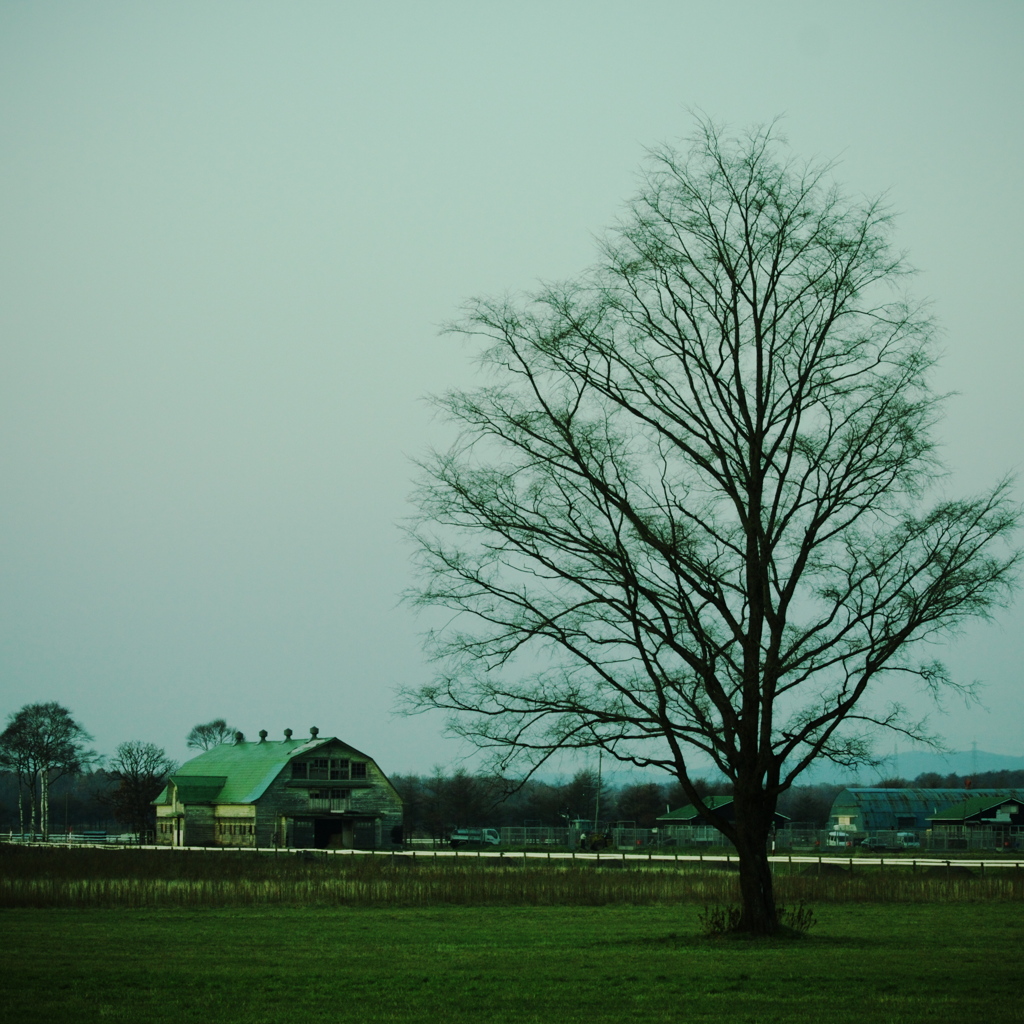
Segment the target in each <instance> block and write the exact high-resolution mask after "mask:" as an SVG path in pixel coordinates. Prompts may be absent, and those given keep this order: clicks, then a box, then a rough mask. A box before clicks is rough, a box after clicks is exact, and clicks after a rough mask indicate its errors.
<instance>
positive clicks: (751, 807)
mask: <svg viewBox="0 0 1024 1024" xmlns="http://www.w3.org/2000/svg"><path fill="white" fill-rule="evenodd" d="M735 801H736V802H735V808H736V840H735V845H736V852H737V853H738V854H739V858H740V899H741V904H742V905H741V908H740V909H741V913H740V922H739V926H738V928H737V931H740V932H745V933H747V934H749V935H775V934H776V933H777V932H778V930H779V915H778V910H777V908H776V906H775V889H774V885H773V880H772V872H771V864H770V863H769V861H768V840H769V837H770V836H771V830H772V824H773V821H774V816H775V807H774V802H773V801H768V800H766V799H765V795H764V793H763V792H761V791H760V787H757V789H756V791H755V792H752V793H749V794H747V795H746V798H744V796H743V795H741V794H740V793H738V792H737V794H736V796H735Z"/></svg>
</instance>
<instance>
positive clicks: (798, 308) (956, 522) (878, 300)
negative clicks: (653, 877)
mask: <svg viewBox="0 0 1024 1024" xmlns="http://www.w3.org/2000/svg"><path fill="white" fill-rule="evenodd" d="M890 235H891V216H890V214H889V212H888V211H887V209H886V207H885V205H884V203H882V202H880V201H877V200H876V201H870V200H869V201H863V202H861V201H857V200H855V199H851V198H848V197H847V196H845V195H844V194H843V193H842V192H841V191H840V190H839V189H838V188H837V187H836V186H835V185H833V184H832V182H831V168H830V167H828V166H823V165H813V164H802V163H799V162H797V161H795V160H793V159H791V158H789V157H788V156H787V155H786V153H785V151H784V149H783V148H782V145H781V143H780V142H779V141H778V140H777V139H776V138H775V137H774V136H773V132H772V129H771V128H757V129H754V130H752V131H750V132H748V133H746V134H744V135H742V136H741V137H739V138H732V137H729V136H727V135H726V134H725V132H724V131H723V130H721V129H719V128H718V127H717V126H715V125H714V124H712V123H711V122H704V123H702V124H701V126H700V128H699V130H698V133H697V136H696V137H695V139H694V140H693V141H692V146H691V148H690V149H689V151H688V152H686V153H682V154H681V153H679V152H677V151H676V150H674V149H672V148H669V147H665V148H661V149H658V150H655V151H654V152H652V153H651V156H650V163H649V166H648V168H647V172H646V174H645V176H644V178H643V184H642V187H641V189H640V191H639V194H638V196H637V197H636V199H635V200H634V201H633V203H632V204H631V206H630V208H629V212H628V215H627V216H626V217H625V219H624V221H623V222H622V224H621V225H620V226H619V227H618V229H616V230H615V231H614V232H613V233H611V234H610V236H609V237H608V239H607V240H606V241H605V243H604V244H603V247H602V250H601V258H600V262H599V264H598V265H597V266H596V267H595V268H594V269H593V270H591V271H589V272H587V273H585V274H583V275H582V276H581V277H580V278H579V279H577V280H575V281H572V282H570V283H568V284H563V285H559V286H551V287H546V288H544V289H543V290H542V291H540V292H539V293H538V294H535V295H533V296H530V297H528V298H526V299H524V300H521V301H514V300H504V301H488V300H477V301H474V302H472V303H470V304H469V305H468V307H467V309H466V311H465V316H464V318H463V319H461V320H460V321H459V322H458V323H457V324H455V325H454V327H453V329H454V330H456V331H458V332H460V333H463V334H465V335H469V336H477V337H482V338H483V339H484V350H483V353H482V355H481V360H482V364H483V367H484V372H486V373H487V374H489V379H488V380H486V381H485V382H484V383H483V384H482V386H480V387H479V388H477V389H475V390H456V391H451V392H450V393H448V394H446V395H444V396H442V397H441V398H440V399H439V405H440V407H441V408H442V409H443V410H444V411H445V412H446V413H447V416H448V417H449V419H450V420H451V421H452V422H454V424H456V425H457V426H458V428H459V429H460V434H459V438H458V441H457V442H456V443H455V444H454V445H453V446H452V447H451V448H450V449H449V450H447V451H442V452H438V453H435V454H433V455H432V456H429V457H428V458H426V459H425V460H424V461H423V463H422V468H423V470H424V474H423V478H422V482H421V485H420V488H419V491H418V495H417V500H418V506H419V509H420V512H421V517H420V521H419V524H418V526H417V527H416V528H415V530H414V532H415V535H416V537H417V541H418V551H419V554H420V557H421V567H422V570H423V576H422V584H421V585H420V586H419V587H418V589H417V590H416V591H415V593H414V599H415V600H416V601H417V602H419V603H420V604H422V605H426V606H441V607H444V608H447V609H451V610H453V611H454V612H455V613H456V614H455V616H454V617H453V618H451V619H450V620H449V623H448V625H446V626H445V627H444V628H442V629H439V630H437V631H436V632H434V633H433V634H432V635H431V636H430V638H429V642H430V645H431V649H432V652H433V653H434V655H435V656H436V657H437V658H438V659H439V661H440V665H441V671H440V674H439V677H438V679H437V680H436V681H435V682H433V683H432V684H431V685H429V686H425V687H423V688H422V689H419V690H418V691H416V692H414V693H413V694H411V698H412V703H413V706H414V707H418V708H443V709H447V710H448V711H449V712H451V721H452V724H453V727H454V729H455V730H456V731H457V732H459V733H461V734H462V735H463V736H466V737H469V738H470V739H472V740H473V741H475V742H476V743H477V744H479V745H481V746H483V747H492V748H495V750H496V752H497V757H498V760H499V761H500V762H501V763H503V764H505V765H510V764H512V763H513V762H514V761H515V760H517V759H519V760H522V761H525V763H526V767H527V769H529V768H535V767H536V766H537V765H538V764H540V763H542V762H543V761H544V759H545V758H547V757H548V756H550V755H551V754H552V753H553V752H555V751H563V750H566V749H567V748H593V747H599V748H602V749H603V750H604V751H605V752H606V753H608V754H610V755H612V756H613V757H616V758H618V759H620V760H621V761H625V762H629V763H631V764H633V765H636V766H639V767H642V768H659V769H663V770H665V771H666V772H668V773H670V774H671V775H673V776H674V777H675V778H676V779H678V780H679V782H680V784H681V786H682V788H683V790H684V791H685V793H686V794H687V796H688V798H689V799H690V800H692V801H693V803H694V804H695V805H696V806H697V807H699V808H702V810H703V811H704V813H705V815H706V816H707V817H708V819H709V820H710V821H712V822H713V823H714V824H715V825H716V827H717V828H718V829H719V830H720V831H721V832H722V833H723V834H724V836H725V837H726V838H727V839H728V840H729V841H730V842H731V843H732V844H734V846H735V848H736V850H737V852H738V855H739V861H740V887H741V893H742V917H741V921H740V925H739V927H740V929H741V930H744V931H749V932H753V933H757V934H771V933H774V932H775V931H777V930H778V927H779V923H778V914H777V909H776V906H775V900H774V895H773V892H772V880H771V874H770V872H769V866H768V860H767V851H766V846H767V843H768V840H769V835H770V830H771V825H772V814H773V812H774V811H775V808H776V804H777V801H778V798H779V795H780V794H781V793H783V792H784V791H785V790H786V789H787V788H788V787H790V786H791V785H792V784H793V782H794V780H795V779H796V778H797V777H798V776H799V775H800V773H801V772H802V771H803V770H804V769H805V768H807V766H808V765H809V764H810V763H811V762H812V761H813V760H814V759H815V758H818V757H829V758H832V759H834V760H836V761H838V762H841V763H846V764H854V763H857V762H858V761H863V760H864V759H865V758H867V757H868V756H869V750H870V746H869V743H870V732H871V731H872V729H874V728H875V727H877V726H884V727H888V728H890V729H897V730H901V731H903V732H905V733H906V734H907V735H910V736H919V735H920V730H919V727H918V726H915V724H914V723H913V722H911V721H909V720H908V719H907V717H906V715H905V714H904V711H903V708H902V707H901V701H902V699H903V694H904V693H905V690H906V683H907V682H908V681H909V682H910V683H917V684H920V685H921V686H923V687H924V688H925V689H926V690H929V691H936V692H937V691H939V690H941V689H943V688H946V687H954V688H955V687H956V686H957V684H956V683H955V681H954V680H952V679H951V678H950V676H949V675H948V673H947V672H946V671H945V669H944V668H943V667H942V665H941V664H939V663H938V662H936V661H935V660H934V657H932V656H930V655H929V650H928V644H927V643H923V642H927V641H930V640H934V639H936V638H939V637H940V636H942V635H943V634H948V633H949V632H950V631H954V632H955V631H956V629H957V628H958V627H960V626H961V625H962V624H963V623H964V622H965V621H966V620H968V619H970V618H972V617H977V616H982V617H984V616H986V615H988V614H990V612H991V610H992V609H993V608H994V607H996V606H998V605H1000V604H1002V603H1004V602H1005V601H1006V600H1008V598H1009V594H1010V591H1011V589H1012V586H1013V580H1014V572H1015V567H1016V562H1017V555H1016V553H1015V552H1014V551H1013V550H1012V549H1010V548H1009V547H1008V546H1007V545H1006V543H1005V541H1006V539H1007V536H1008V534H1009V532H1010V531H1011V530H1012V528H1013V527H1014V525H1015V522H1016V519H1017V516H1018V509H1017V506H1016V505H1015V504H1014V503H1013V502H1012V501H1011V500H1010V496H1009V494H1008V489H1007V486H1006V485H1005V484H1000V485H998V486H996V487H994V488H993V489H992V490H991V491H990V492H988V493H984V494H981V495H978V496H973V497H966V498H962V497H949V496H946V495H943V494H942V493H940V492H938V491H937V490H936V489H935V487H936V481H937V480H940V467H939V463H938V460H937V457H936V451H935V442H934V440H933V428H934V426H935V423H936V420H937V418H938V416H939V412H940V400H939V396H937V395H936V394H935V393H934V392H933V390H932V389H931V387H930V384H929V371H930V369H931V367H932V365H933V359H934V356H933V351H934V350H933V345H932V335H933V326H932V323H931V322H930V320H929V318H928V316H927V315H926V314H925V313H924V312H923V311H922V309H921V308H920V307H919V306H915V305H914V304H912V303H910V302H909V301H907V300H905V299H904V298H902V297H901V293H900V292H899V291H897V289H898V288H899V287H900V286H901V285H902V284H903V281H904V278H905V276H906V274H907V273H908V268H907V266H906V264H905V261H904V258H903V256H902V255H901V254H900V253H899V252H896V251H894V250H893V248H892V245H891V242H890ZM708 759H710V761H712V762H713V763H714V764H715V765H716V766H717V768H718V770H719V771H721V772H722V773H723V775H725V776H726V777H727V779H728V780H730V782H731V783H732V786H733V794H734V800H735V812H736V819H735V822H734V823H729V822H728V821H726V820H724V819H723V818H719V817H717V816H716V815H715V814H714V813H713V812H712V811H711V809H710V808H708V807H707V806H706V804H705V803H704V801H702V800H701V796H700V793H699V792H698V790H697V789H696V788H695V787H694V771H695V770H696V769H695V767H694V766H695V763H696V764H699V762H700V761H701V760H704V761H705V762H706V760H708Z"/></svg>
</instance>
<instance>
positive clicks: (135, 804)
mask: <svg viewBox="0 0 1024 1024" xmlns="http://www.w3.org/2000/svg"><path fill="white" fill-rule="evenodd" d="M177 767H178V765H177V762H175V761H172V760H171V759H170V758H169V757H168V756H167V754H166V752H165V751H164V749H163V748H162V747H158V746H157V745H156V744H155V743H143V742H142V741H141V740H130V741H129V742H127V743H121V744H119V745H118V747H117V751H116V753H115V755H114V758H113V760H112V761H111V762H110V766H109V768H108V773H109V774H110V776H111V778H113V779H115V780H116V781H117V788H116V789H115V790H114V792H113V793H112V794H111V796H110V801H111V804H112V805H113V808H114V814H115V816H116V817H117V819H118V821H121V822H123V823H124V824H126V825H127V826H128V827H129V828H130V829H131V830H132V831H133V832H135V833H136V835H137V836H138V839H139V842H142V840H143V838H144V836H145V834H146V832H147V831H148V830H149V829H150V828H151V827H152V818H153V813H154V812H153V807H152V802H153V800H154V799H155V798H156V797H157V795H158V794H159V792H160V790H161V789H162V788H163V786H164V784H165V782H166V781H167V776H168V775H171V774H173V772H174V770H175V769H176V768H177Z"/></svg>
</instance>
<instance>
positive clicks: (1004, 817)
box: [928, 789, 1024, 839]
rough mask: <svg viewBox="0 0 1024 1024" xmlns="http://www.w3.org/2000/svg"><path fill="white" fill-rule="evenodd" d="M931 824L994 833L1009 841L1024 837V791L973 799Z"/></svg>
mask: <svg viewBox="0 0 1024 1024" xmlns="http://www.w3.org/2000/svg"><path fill="white" fill-rule="evenodd" d="M961 793H963V790H961ZM928 820H929V821H930V822H931V823H932V828H935V829H943V830H946V831H950V830H952V831H976V830H978V829H990V830H991V831H992V832H994V833H997V834H998V835H1001V836H1004V837H1005V838H1007V839H1009V838H1011V837H1015V836H1017V835H1019V834H1021V833H1024V790H1019V789H1015V790H1009V791H1007V792H1006V793H1005V794H1004V795H1002V796H985V795H980V794H979V795H975V796H970V797H968V798H967V799H966V800H961V801H960V803H956V804H953V805H952V806H951V807H947V808H946V809H945V810H944V811H940V812H939V813H938V814H933V815H932V816H931V817H930V818H929V819H928Z"/></svg>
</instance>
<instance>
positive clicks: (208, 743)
mask: <svg viewBox="0 0 1024 1024" xmlns="http://www.w3.org/2000/svg"><path fill="white" fill-rule="evenodd" d="M236 732H237V730H235V729H234V728H233V727H232V726H230V725H228V723H227V722H226V721H225V720H224V719H223V718H215V719H214V720H213V721H212V722H203V723H202V724H201V725H194V726H192V729H191V731H190V732H189V734H188V736H187V737H186V739H185V746H186V747H188V748H189V750H212V749H213V748H214V747H219V746H220V745H221V744H222V743H230V742H231V741H232V740H234V739H235V736H236Z"/></svg>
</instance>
